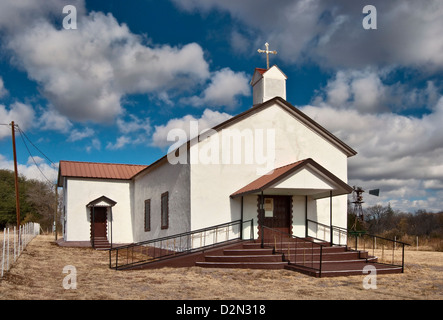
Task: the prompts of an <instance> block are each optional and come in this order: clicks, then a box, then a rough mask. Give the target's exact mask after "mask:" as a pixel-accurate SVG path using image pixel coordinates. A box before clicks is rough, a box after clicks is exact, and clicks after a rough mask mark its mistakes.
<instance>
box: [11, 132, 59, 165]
mask: <svg viewBox="0 0 443 320" xmlns="http://www.w3.org/2000/svg"><path fill="white" fill-rule="evenodd" d="M17 128H18V130H19V131H20V134H23V135H24V136H25V138H26V139H27V140H28V141H29V143H31V144H32V145H33V146H34V148H36V149H37V150H38V151H39V152H40V153H41V154H42V155H43V156H44V157H45V158H46V159H47V160H48V161H49V162H51V163H52V164H53V165H55V163H54V162H52V160H51V159H49V158H48V156H47V155H45V154H44V153H43V152H42V151H41V150H40V149H39V148H37V146H36V145H35V144H34V143H32V141H31V140H30V139H29V138H28V136H27V135H26V134H25V133H24V132H23V130H22V129H21V128H20V127H19V126H18V125H17Z"/></svg>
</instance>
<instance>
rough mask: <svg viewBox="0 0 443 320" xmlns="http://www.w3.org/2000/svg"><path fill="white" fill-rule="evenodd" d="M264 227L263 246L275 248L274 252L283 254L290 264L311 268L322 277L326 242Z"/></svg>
mask: <svg viewBox="0 0 443 320" xmlns="http://www.w3.org/2000/svg"><path fill="white" fill-rule="evenodd" d="M262 227H263V233H262V239H263V241H262V246H263V247H268V248H269V247H270V248H273V252H274V253H280V254H282V255H283V259H284V260H285V261H288V263H289V264H293V265H295V266H301V267H304V268H306V269H311V270H312V271H314V272H318V275H319V276H320V277H321V272H322V261H323V247H324V246H325V244H324V243H319V242H316V241H314V240H310V239H307V238H300V237H297V236H294V235H292V234H288V233H284V232H282V231H280V230H277V229H272V228H269V227H266V226H262Z"/></svg>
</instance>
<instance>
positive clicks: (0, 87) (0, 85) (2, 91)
mask: <svg viewBox="0 0 443 320" xmlns="http://www.w3.org/2000/svg"><path fill="white" fill-rule="evenodd" d="M7 94H8V90H6V88H5V83H4V82H3V79H2V77H0V98H2V97H4V96H6V95H7Z"/></svg>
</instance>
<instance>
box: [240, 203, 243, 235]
mask: <svg viewBox="0 0 443 320" xmlns="http://www.w3.org/2000/svg"><path fill="white" fill-rule="evenodd" d="M240 240H243V196H241V207H240Z"/></svg>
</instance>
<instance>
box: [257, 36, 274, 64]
mask: <svg viewBox="0 0 443 320" xmlns="http://www.w3.org/2000/svg"><path fill="white" fill-rule="evenodd" d="M265 47H266V50H262V49H258V50H257V52H258V53H266V66H267V69H269V54H270V53H272V54H277V51H275V50H274V51H269V43H267V42H266V43H265Z"/></svg>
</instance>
